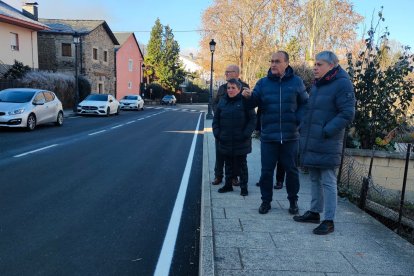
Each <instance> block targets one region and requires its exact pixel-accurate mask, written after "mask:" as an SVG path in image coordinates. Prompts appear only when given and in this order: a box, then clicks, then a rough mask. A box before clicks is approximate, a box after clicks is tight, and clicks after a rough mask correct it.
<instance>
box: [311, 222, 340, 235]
mask: <svg viewBox="0 0 414 276" xmlns="http://www.w3.org/2000/svg"><path fill="white" fill-rule="evenodd" d="M334 230H335V226H334V222H333V221H332V220H324V221H322V223H321V224H319V226H318V227H316V228H315V229H313V233H314V234H316V235H326V234H329V233H332V232H333V231H334Z"/></svg>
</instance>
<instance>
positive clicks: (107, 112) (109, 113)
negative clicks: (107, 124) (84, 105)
mask: <svg viewBox="0 0 414 276" xmlns="http://www.w3.org/2000/svg"><path fill="white" fill-rule="evenodd" d="M109 115H111V109H110V108H109V107H108V108H107V109H106V117H109Z"/></svg>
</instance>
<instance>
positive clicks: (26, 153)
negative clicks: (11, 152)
mask: <svg viewBox="0 0 414 276" xmlns="http://www.w3.org/2000/svg"><path fill="white" fill-rule="evenodd" d="M57 145H58V144H53V145H50V146H47V147H43V148H40V149H35V150H32V151H28V152H25V153H22V154H18V155H15V156H14V157H22V156H25V155H28V154H31V153H35V152H38V151H42V150H45V149H49V148H53V147H56V146H57Z"/></svg>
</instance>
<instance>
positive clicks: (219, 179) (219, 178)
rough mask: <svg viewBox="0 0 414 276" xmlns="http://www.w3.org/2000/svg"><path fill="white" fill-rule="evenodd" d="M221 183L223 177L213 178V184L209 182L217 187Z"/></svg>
mask: <svg viewBox="0 0 414 276" xmlns="http://www.w3.org/2000/svg"><path fill="white" fill-rule="evenodd" d="M222 181H223V177H216V178H214V181H213V182H211V184H213V185H218V184H220V183H221V182H222Z"/></svg>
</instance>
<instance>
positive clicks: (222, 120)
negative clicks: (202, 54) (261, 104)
mask: <svg viewBox="0 0 414 276" xmlns="http://www.w3.org/2000/svg"><path fill="white" fill-rule="evenodd" d="M241 88H242V84H241V83H240V82H239V81H238V80H236V79H230V80H228V81H227V93H226V94H225V95H224V96H223V97H222V99H221V100H220V102H219V103H218V105H217V109H216V112H215V113H214V118H213V124H212V126H213V134H214V137H215V138H216V139H217V141H218V146H219V151H220V153H221V154H223V155H224V164H225V165H224V166H225V184H224V186H223V187H221V188H220V189H219V190H218V192H219V193H225V192H230V191H233V187H232V179H234V178H235V177H237V175H240V195H242V196H247V195H248V191H247V182H248V169H247V161H246V158H247V154H248V153H250V152H251V151H252V140H251V135H252V133H253V130H254V128H255V124H256V113H255V111H254V109H250V110H249V109H247V107H246V105H245V104H244V98H243V97H242V95H241V93H240V91H241Z"/></svg>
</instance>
